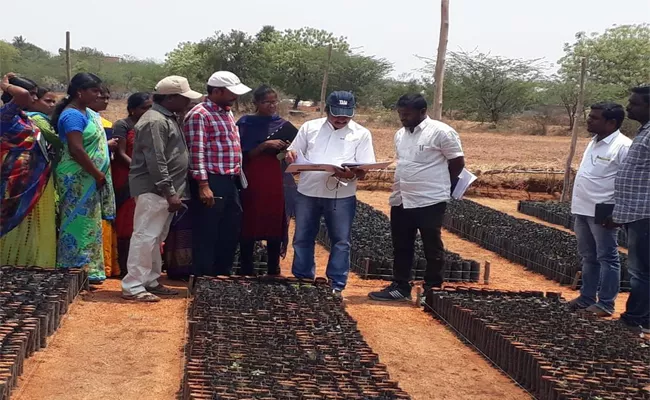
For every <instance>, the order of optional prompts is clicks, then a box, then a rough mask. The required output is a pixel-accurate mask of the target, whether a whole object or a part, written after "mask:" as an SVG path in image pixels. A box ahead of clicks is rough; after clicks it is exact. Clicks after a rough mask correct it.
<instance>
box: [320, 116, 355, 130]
mask: <svg viewBox="0 0 650 400" xmlns="http://www.w3.org/2000/svg"><path fill="white" fill-rule="evenodd" d="M351 123H352V120H350V122H348V124H347V125H345V126H344V127H343V128H341V129H336V128H335V127H334V125H332V123H331V122H330V121H329V120H328V119H327V118H325V123H324V124H323V126H327V127H328V128H330V129H331V130H332V132H343V131H345V130H346V129H348V128H349V129H352V128H350V124H351Z"/></svg>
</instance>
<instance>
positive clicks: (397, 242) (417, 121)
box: [368, 94, 465, 301]
mask: <svg viewBox="0 0 650 400" xmlns="http://www.w3.org/2000/svg"><path fill="white" fill-rule="evenodd" d="M397 112H398V113H399V118H400V120H401V121H402V125H404V127H403V128H402V129H400V130H399V131H397V133H396V134H395V153H396V155H397V168H396V170H395V183H394V184H393V193H392V194H391V196H390V199H389V203H390V205H391V210H390V225H391V235H392V237H393V252H394V253H393V254H394V257H393V260H394V261H393V283H391V284H390V286H388V287H386V288H384V289H382V290H380V291H378V292H372V293H369V294H368V296H369V297H370V298H371V299H373V300H381V301H402V300H410V299H411V283H410V281H411V270H412V268H413V258H414V249H415V238H416V233H417V231H420V236H421V237H422V242H423V244H424V255H425V257H426V260H427V269H426V272H425V275H424V290H425V291H427V290H429V289H431V288H434V287H441V286H442V281H443V278H442V270H443V267H444V264H445V259H444V255H445V252H444V245H443V243H442V239H441V237H440V233H441V232H440V231H441V228H442V220H443V217H444V214H445V209H446V208H447V202H448V201H449V200H450V199H451V191H452V183H456V182H457V180H458V176H459V175H460V173H461V172H462V170H463V168H464V166H465V157H464V154H463V149H462V147H461V144H460V138H459V137H458V134H457V133H456V131H455V130H454V129H453V128H452V127H450V126H449V125H447V124H444V123H442V122H440V121H435V120H433V119H431V118H429V117H428V116H427V101H426V100H425V99H424V97H422V95H419V94H414V95H404V96H402V97H401V98H400V99H399V101H398V102H397Z"/></svg>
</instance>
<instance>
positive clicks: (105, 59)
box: [104, 56, 122, 63]
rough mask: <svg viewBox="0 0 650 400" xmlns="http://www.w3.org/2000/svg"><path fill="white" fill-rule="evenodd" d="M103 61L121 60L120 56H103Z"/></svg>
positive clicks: (115, 61) (114, 61) (113, 61)
mask: <svg viewBox="0 0 650 400" xmlns="http://www.w3.org/2000/svg"><path fill="white" fill-rule="evenodd" d="M104 61H106V62H109V63H118V62H120V61H122V58H121V57H111V56H104Z"/></svg>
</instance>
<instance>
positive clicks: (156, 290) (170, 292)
mask: <svg viewBox="0 0 650 400" xmlns="http://www.w3.org/2000/svg"><path fill="white" fill-rule="evenodd" d="M147 292H149V293H152V294H156V295H158V296H177V295H178V293H179V292H178V290H174V289H170V288H168V287H167V286H164V285H161V284H158V286H156V287H150V288H147Z"/></svg>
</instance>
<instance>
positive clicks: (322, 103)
mask: <svg viewBox="0 0 650 400" xmlns="http://www.w3.org/2000/svg"><path fill="white" fill-rule="evenodd" d="M331 62H332V44H331V43H330V45H329V47H328V48H327V64H326V65H325V74H324V75H323V85H322V86H321V87H320V116H321V118H322V117H323V115H325V95H326V92H327V79H328V78H329V74H330V63H331Z"/></svg>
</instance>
